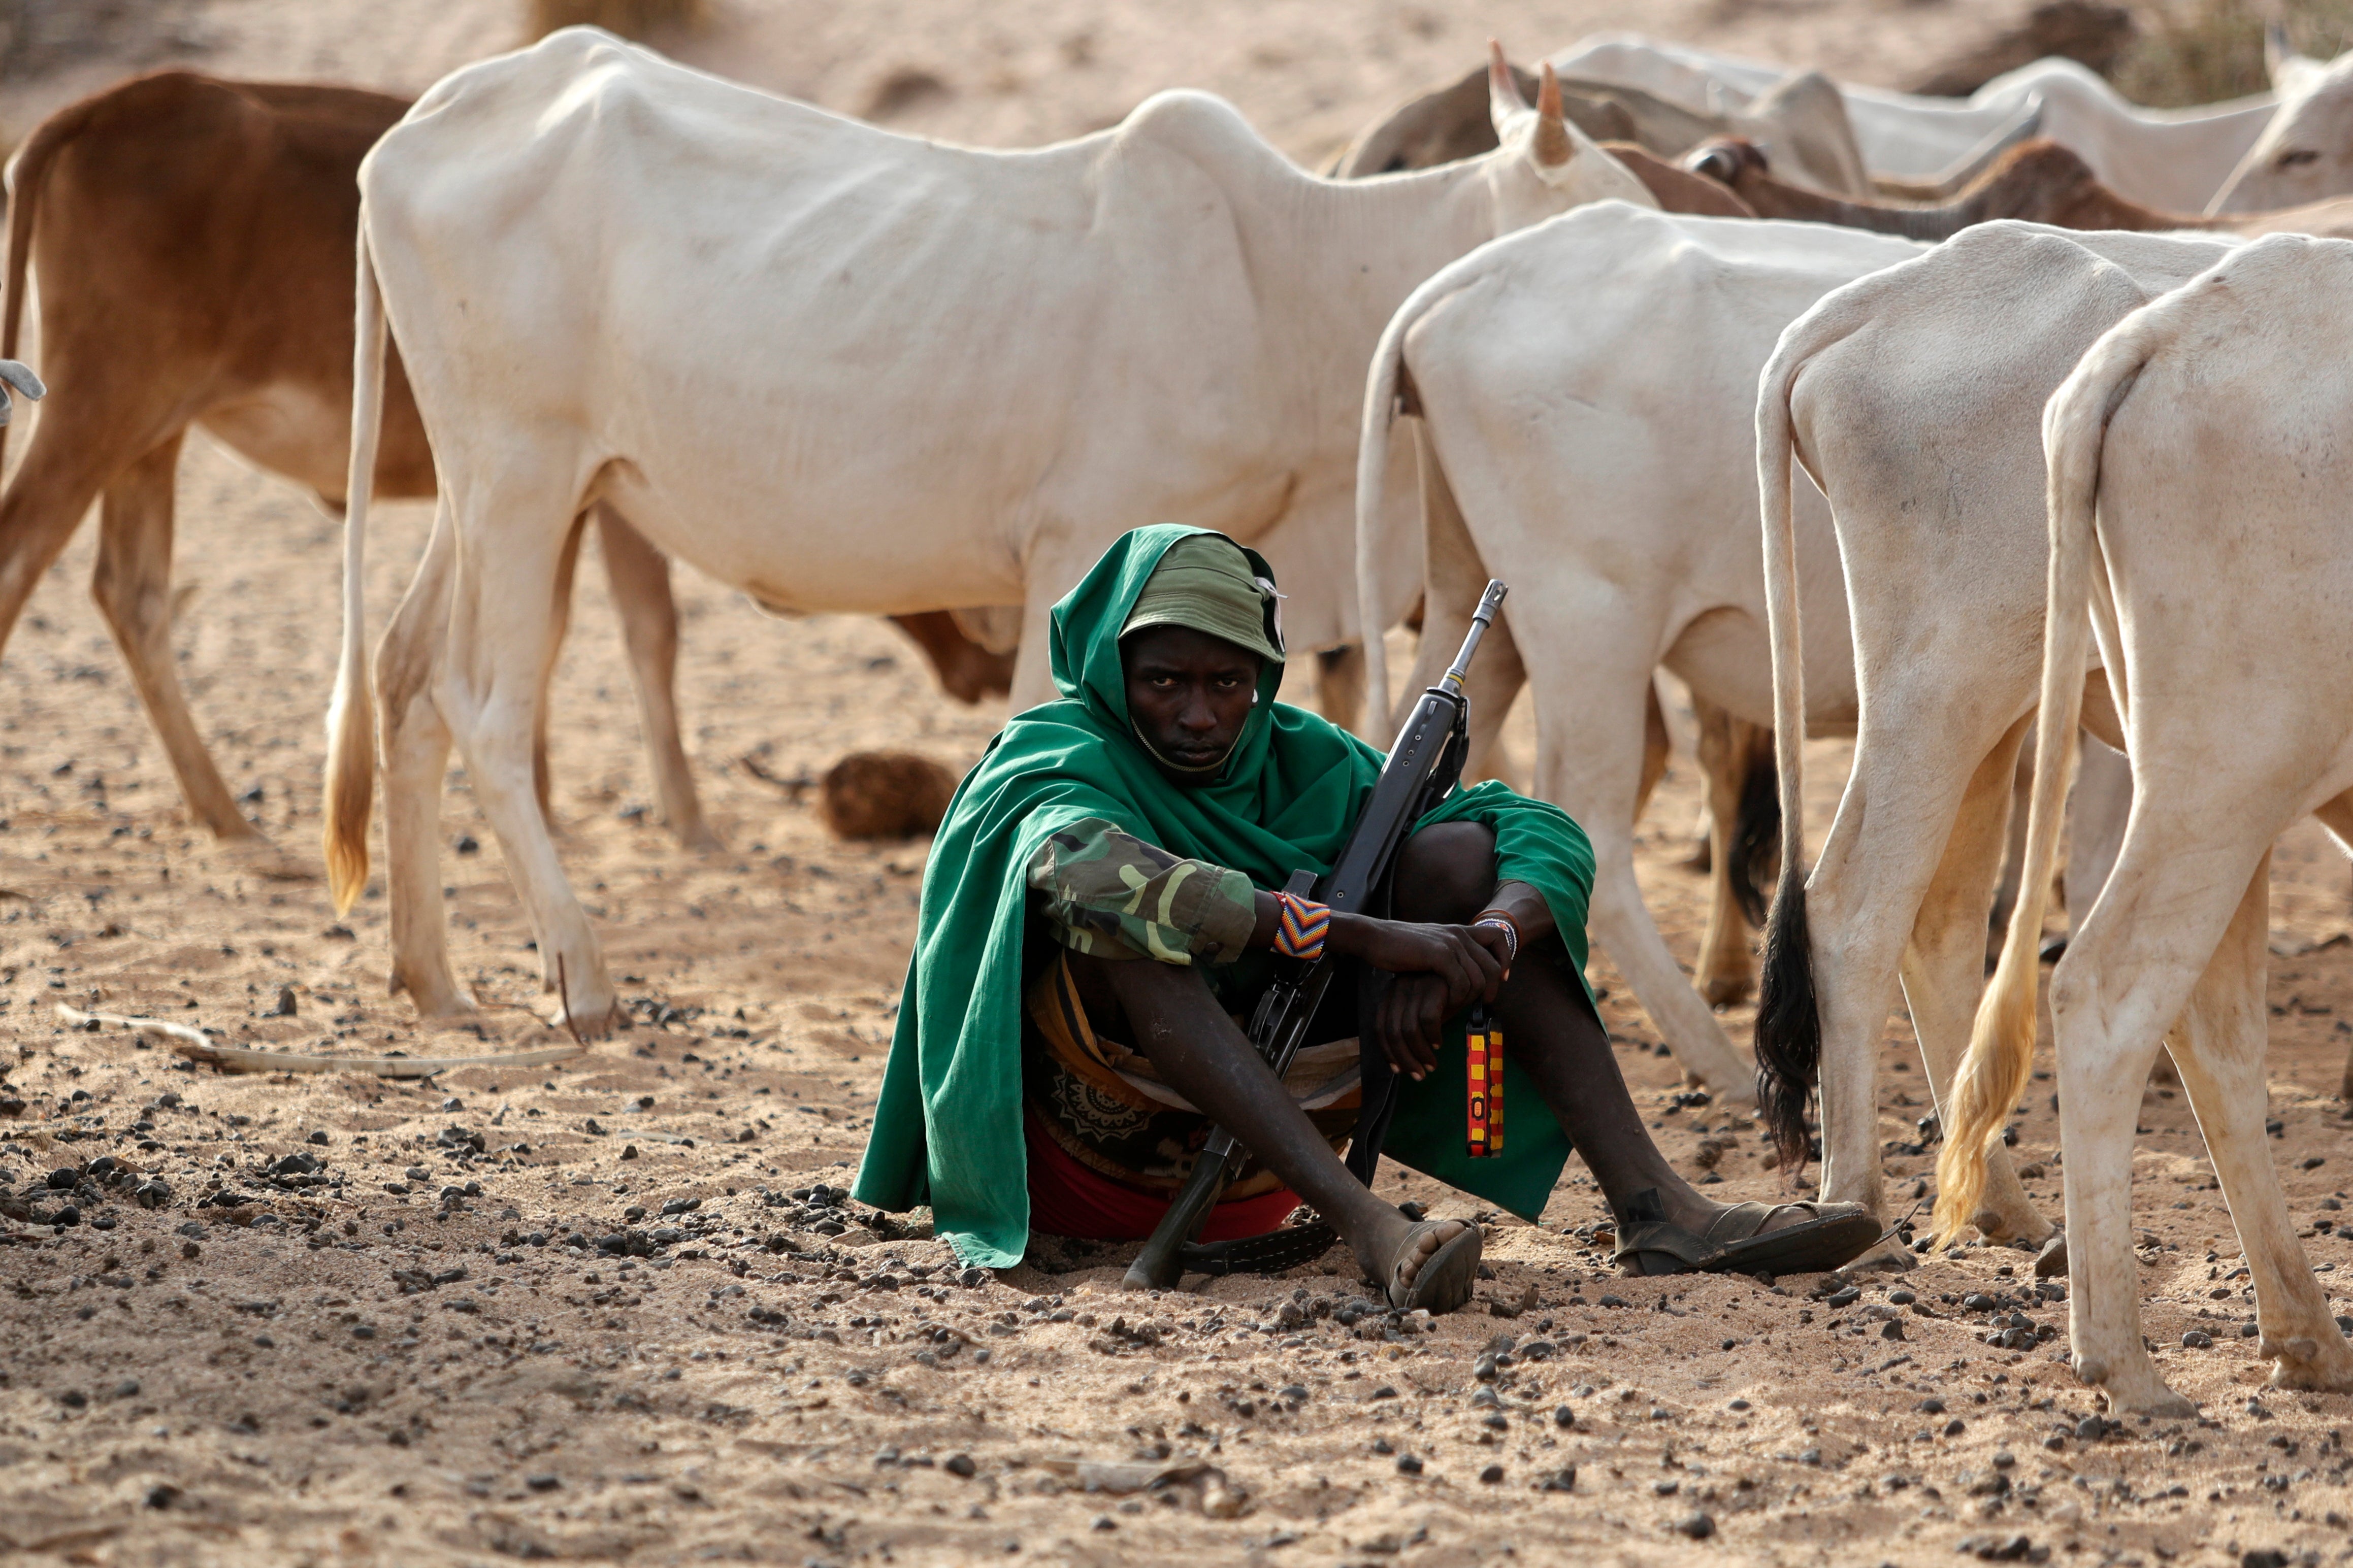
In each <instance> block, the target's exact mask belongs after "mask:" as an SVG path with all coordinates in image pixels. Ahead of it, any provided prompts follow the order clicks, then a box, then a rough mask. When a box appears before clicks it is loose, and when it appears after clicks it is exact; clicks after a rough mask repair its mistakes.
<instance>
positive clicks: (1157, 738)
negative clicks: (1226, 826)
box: [1120, 626, 1259, 768]
mask: <svg viewBox="0 0 2353 1568" xmlns="http://www.w3.org/2000/svg"><path fill="white" fill-rule="evenodd" d="M1120 657H1121V662H1122V664H1123V665H1124V667H1125V668H1126V671H1127V711H1128V715H1129V717H1130V718H1132V719H1133V720H1134V721H1135V729H1136V732H1137V733H1138V734H1140V735H1142V736H1143V737H1144V738H1145V740H1147V741H1149V742H1152V746H1153V749H1154V750H1155V751H1157V752H1159V753H1160V754H1161V755H1162V756H1164V757H1166V758H1167V759H1168V760H1169V761H1170V762H1173V763H1177V764H1179V765H1180V766H1183V767H1187V768H1206V767H1209V766H1211V765H1213V764H1215V763H1219V762H1221V761H1223V760H1224V758H1225V755H1226V753H1227V752H1230V751H1232V750H1233V749H1234V742H1237V741H1239V740H1240V739H1241V733H1242V724H1243V723H1244V721H1247V720H1248V719H1249V718H1250V698H1251V696H1252V695H1253V694H1254V693H1255V692H1256V691H1257V690H1258V673H1259V657H1258V655H1256V654H1254V653H1251V652H1250V651H1249V650H1248V649H1245V648H1239V647H1235V646H1234V645H1233V644H1231V643H1229V642H1227V641H1226V640H1225V639H1223V638H1222V637H1211V636H1209V635H1208V633H1207V632H1197V631H1195V630H1193V629H1192V628H1191V627H1190V626H1147V627H1145V629H1144V630H1142V631H1140V632H1137V633H1135V634H1134V635H1133V636H1131V637H1127V638H1125V639H1124V641H1122V642H1121V644H1120Z"/></svg>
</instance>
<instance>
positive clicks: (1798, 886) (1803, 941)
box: [1742, 314, 1822, 1173]
mask: <svg viewBox="0 0 2353 1568" xmlns="http://www.w3.org/2000/svg"><path fill="white" fill-rule="evenodd" d="M1813 320H1814V318H1813V316H1812V315H1811V314H1809V315H1807V316H1805V317H1803V318H1801V319H1800V321H1799V324H1798V325H1797V326H1793V327H1792V328H1791V329H1790V330H1789V331H1787V332H1785V333H1783V334H1782V337H1781V342H1780V343H1779V345H1778V347H1777V348H1776V349H1775V350H1774V352H1773V357H1772V358H1771V359H1770V360H1768V361H1767V362H1766V365H1765V370H1764V374H1763V375H1762V376H1761V377H1760V378H1759V381H1758V385H1757V507H1758V510H1759V512H1760V514H1761V516H1762V518H1763V521H1764V530H1765V539H1764V543H1765V619H1766V626H1767V633H1768V636H1769V638H1770V641H1771V646H1772V653H1773V751H1774V760H1775V763H1776V766H1775V770H1774V771H1775V773H1777V774H1778V779H1779V784H1780V792H1779V809H1780V829H1781V877H1780V884H1779V886H1778V888H1777V889H1776V890H1775V892H1774V895H1773V908H1772V911H1771V914H1770V915H1769V916H1768V918H1767V921H1766V924H1765V943H1764V958H1763V963H1762V964H1761V965H1760V966H1759V967H1760V969H1761V973H1760V974H1759V976H1758V979H1757V1034H1756V1045H1757V1104H1758V1106H1759V1108H1760V1109H1761V1110H1762V1111H1763V1112H1764V1117H1765V1126H1766V1130H1767V1131H1768V1132H1769V1133H1770V1134H1771V1135H1772V1139H1773V1146H1774V1149H1775V1151H1776V1152H1777V1153H1778V1155H1779V1156H1780V1163H1781V1165H1782V1166H1783V1167H1784V1168H1785V1169H1786V1170H1788V1171H1790V1172H1791V1173H1795V1172H1796V1171H1798V1170H1799V1168H1801V1167H1802V1166H1803V1165H1804V1164H1805V1163H1806V1160H1807V1156H1808V1153H1809V1143H1810V1136H1809V1133H1808V1131H1807V1127H1806V1106H1807V1102H1808V1101H1809V1100H1810V1099H1811V1098H1812V1095H1813V1091H1814V1085H1815V1083H1816V1081H1817V1079H1819V1078H1820V1072H1821V1054H1822V1022H1821V1011H1820V1007H1819V1006H1818V1005H1816V1002H1815V998H1814V973H1813V952H1812V939H1811V936H1810V933H1809V932H1808V931H1807V926H1806V816H1805V785H1806V773H1805V744H1806V674H1805V665H1804V658H1803V652H1804V638H1803V637H1802V635H1801V629H1800V627H1799V614H1798V540H1797V527H1796V523H1795V521H1794V519H1793V514H1792V512H1791V509H1790V500H1789V485H1790V482H1791V480H1792V479H1794V478H1795V475H1794V473H1793V472H1792V469H1791V461H1790V447H1791V443H1792V441H1793V440H1794V432H1793V431H1792V429H1791V427H1790V416H1789V394H1790V389H1791V388H1792V386H1793V385H1794V384H1796V382H1797V379H1798V373H1799V371H1800V370H1802V369H1803V368H1804V367H1805V364H1806V363H1807V361H1808V360H1810V358H1811V357H1812V356H1813V354H1814V353H1815V352H1817V346H1818V345H1816V344H1815V343H1814V342H1812V341H1811V340H1812V338H1813V337H1814V336H1815V334H1812V333H1809V332H1806V331H1803V330H1802V329H1803V328H1805V327H1806V326H1808V325H1810V323H1811V322H1812V321H1813ZM1752 776H1753V775H1752ZM1743 793H1744V796H1745V795H1746V791H1744V792H1743ZM1743 805H1744V807H1745V806H1746V800H1745V798H1744V801H1743ZM1742 815H1743V816H1746V815H1747V814H1746V811H1745V810H1744V812H1743V814H1742Z"/></svg>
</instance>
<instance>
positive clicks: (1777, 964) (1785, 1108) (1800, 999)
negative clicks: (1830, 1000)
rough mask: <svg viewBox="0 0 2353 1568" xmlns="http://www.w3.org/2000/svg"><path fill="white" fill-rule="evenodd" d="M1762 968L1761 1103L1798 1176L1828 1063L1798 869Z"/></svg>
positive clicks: (1786, 870) (1787, 880) (1777, 901)
mask: <svg viewBox="0 0 2353 1568" xmlns="http://www.w3.org/2000/svg"><path fill="white" fill-rule="evenodd" d="M1763 971H1764V973H1763V974H1762V975H1761V976H1760V977H1759V979H1758V982H1757V1104H1758V1105H1759V1106H1760V1107H1761V1108H1762V1110H1764V1112H1765V1126H1766V1129H1767V1131H1769V1132H1771V1134H1772V1135H1773V1147H1774V1149H1775V1151H1776V1152H1778V1154H1779V1155H1780V1159H1781V1165H1782V1168H1783V1169H1784V1170H1786V1171H1788V1172H1790V1173H1793V1174H1794V1173H1796V1172H1798V1171H1799V1170H1800V1169H1802V1168H1804V1166H1805V1163H1806V1160H1807V1155H1808V1152H1809V1148H1808V1142H1809V1139H1808V1132H1807V1128H1806V1102H1807V1101H1808V1100H1810V1099H1811V1098H1812V1096H1813V1091H1814V1083H1815V1080H1816V1079H1817V1078H1818V1077H1819V1076H1820V1071H1821V1059H1822V1017H1821V1013H1820V1009H1819V1008H1818V1007H1817V1006H1816V1005H1815V1003H1814V968H1813V955H1812V948H1811V939H1810V936H1809V934H1808V932H1807V929H1806V884H1805V881H1804V879H1803V877H1802V876H1801V875H1800V874H1799V871H1798V869H1797V868H1795V867H1791V866H1784V867H1782V868H1781V886H1780V890H1779V891H1778V893H1777V894H1776V895H1775V897H1774V900H1773V912H1772V917H1771V919H1770V920H1768V921H1767V922H1766V926H1765V955H1764V964H1763Z"/></svg>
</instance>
